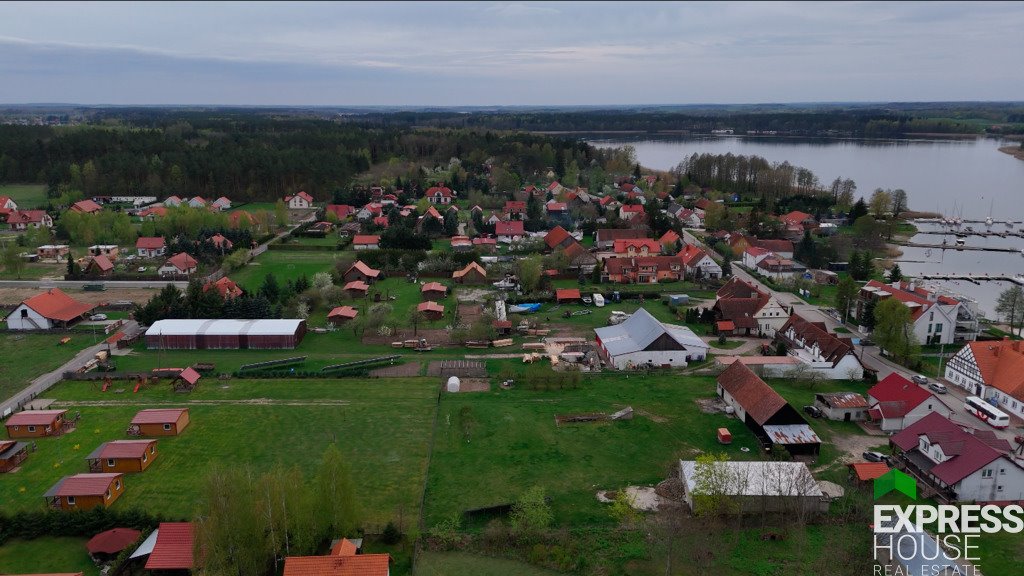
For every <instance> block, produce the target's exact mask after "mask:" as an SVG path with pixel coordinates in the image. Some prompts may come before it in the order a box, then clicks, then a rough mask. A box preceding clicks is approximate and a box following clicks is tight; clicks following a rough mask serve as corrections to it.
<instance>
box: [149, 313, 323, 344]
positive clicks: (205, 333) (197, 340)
mask: <svg viewBox="0 0 1024 576" xmlns="http://www.w3.org/2000/svg"><path fill="white" fill-rule="evenodd" d="M305 334H306V321H305V320H204V319H194V320H159V321H157V322H154V323H153V325H152V326H150V327H149V330H146V347H147V348H150V349H165V350H239V349H249V350H271V349H284V348H295V347H296V346H298V345H299V343H300V342H302V337H303V336H304V335H305Z"/></svg>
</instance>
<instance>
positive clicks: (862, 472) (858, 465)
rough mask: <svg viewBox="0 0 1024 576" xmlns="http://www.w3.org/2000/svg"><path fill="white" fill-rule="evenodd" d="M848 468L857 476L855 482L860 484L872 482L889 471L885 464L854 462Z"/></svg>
mask: <svg viewBox="0 0 1024 576" xmlns="http://www.w3.org/2000/svg"><path fill="white" fill-rule="evenodd" d="M848 466H849V467H850V468H852V469H853V471H854V472H855V473H856V474H857V480H860V481H861V482H867V481H868V480H874V479H875V478H878V477H880V476H883V475H884V474H885V473H886V472H888V471H889V465H888V464H886V463H885V462H854V463H852V464H848Z"/></svg>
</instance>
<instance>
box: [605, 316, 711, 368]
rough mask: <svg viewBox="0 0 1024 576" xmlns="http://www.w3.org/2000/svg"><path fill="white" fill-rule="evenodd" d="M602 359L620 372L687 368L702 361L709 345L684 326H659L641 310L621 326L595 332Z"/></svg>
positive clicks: (663, 324) (657, 322) (659, 324)
mask: <svg viewBox="0 0 1024 576" xmlns="http://www.w3.org/2000/svg"><path fill="white" fill-rule="evenodd" d="M594 333H595V335H596V339H597V346H598V350H599V351H600V354H601V356H602V358H603V359H604V360H605V361H606V362H608V363H610V364H612V365H613V366H615V367H616V368H618V369H620V370H622V369H626V368H634V367H641V366H657V367H662V366H686V365H687V364H688V363H689V362H696V361H701V360H704V358H705V357H706V356H707V353H708V344H707V343H706V342H704V341H703V340H701V339H700V337H698V336H697V335H696V334H694V333H693V331H692V330H690V329H689V328H687V327H686V326H677V325H674V324H665V323H662V322H659V321H658V320H657V319H656V318H655V317H654V316H651V314H650V312H648V311H647V310H645V309H643V308H640V309H638V310H637V311H636V312H635V313H633V314H632V315H631V316H630V317H629V318H627V319H626V320H625V321H624V322H622V323H621V324H617V325H615V326H606V327H604V328H596V329H595V330H594Z"/></svg>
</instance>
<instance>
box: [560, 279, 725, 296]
mask: <svg viewBox="0 0 1024 576" xmlns="http://www.w3.org/2000/svg"><path fill="white" fill-rule="evenodd" d="M587 280H588V282H587V284H585V285H583V286H581V285H580V283H579V281H578V280H576V279H574V278H566V279H558V280H555V281H554V282H553V285H554V287H555V288H579V289H580V292H581V293H583V294H592V293H594V292H600V293H601V294H604V295H605V298H606V299H607V298H608V296H610V295H611V294H612V292H615V291H620V292H654V293H658V294H689V295H690V298H714V297H715V291H714V290H706V289H702V288H701V287H700V286H698V285H697V284H694V283H693V282H658V283H656V284H592V283H590V282H589V278H587Z"/></svg>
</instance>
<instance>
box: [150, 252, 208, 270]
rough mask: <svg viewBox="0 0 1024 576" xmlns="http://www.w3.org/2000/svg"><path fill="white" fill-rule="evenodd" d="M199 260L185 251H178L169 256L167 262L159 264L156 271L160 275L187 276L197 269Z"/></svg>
mask: <svg viewBox="0 0 1024 576" xmlns="http://www.w3.org/2000/svg"><path fill="white" fill-rule="evenodd" d="M198 267H199V262H197V261H196V259H195V258H193V257H192V256H190V255H189V254H188V253H186V252H179V253H177V254H175V255H174V256H171V257H170V259H168V260H167V262H165V263H164V265H163V266H161V267H160V268H159V269H158V270H157V273H158V274H160V275H161V276H188V275H189V274H194V273H195V272H196V270H198Z"/></svg>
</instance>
